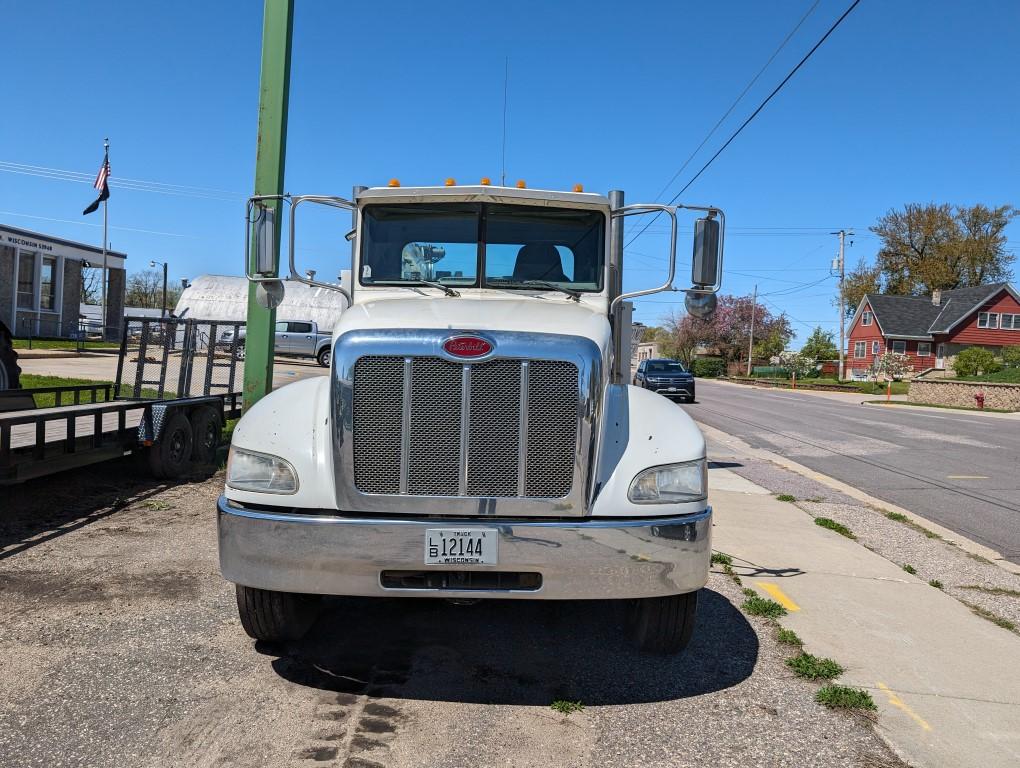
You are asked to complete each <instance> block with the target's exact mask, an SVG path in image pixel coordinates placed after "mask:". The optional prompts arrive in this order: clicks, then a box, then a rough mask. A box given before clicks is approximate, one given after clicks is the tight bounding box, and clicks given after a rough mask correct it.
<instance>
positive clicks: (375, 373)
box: [354, 357, 404, 493]
mask: <svg viewBox="0 0 1020 768" xmlns="http://www.w3.org/2000/svg"><path fill="white" fill-rule="evenodd" d="M354 375H355V376H356V377H357V379H358V380H359V381H365V382H372V386H370V387H363V388H361V389H360V390H355V392H354V423H355V424H359V423H360V424H366V425H371V428H370V429H355V430H354V476H355V477H357V478H360V480H359V481H358V488H360V489H361V490H362V491H364V492H365V493H398V492H399V491H400V454H401V439H400V438H401V429H402V424H403V418H404V407H403V404H404V360H403V358H400V357H363V358H361V359H360V360H358V364H357V367H356V368H355V374H354Z"/></svg>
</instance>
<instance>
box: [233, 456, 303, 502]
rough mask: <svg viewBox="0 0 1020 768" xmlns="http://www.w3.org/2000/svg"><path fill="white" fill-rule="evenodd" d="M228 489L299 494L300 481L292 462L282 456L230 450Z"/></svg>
mask: <svg viewBox="0 0 1020 768" xmlns="http://www.w3.org/2000/svg"><path fill="white" fill-rule="evenodd" d="M227 485H229V486H230V487H231V488H236V489H237V490H239V491H256V492H257V493H296V492H297V489H298V477H297V472H295V471H294V467H292V466H291V464H290V462H289V461H285V460H283V459H281V458H280V457H279V456H270V455H269V454H267V453H256V452H255V451H248V450H245V449H244V448H237V447H236V446H230V453H229V454H228V456H227Z"/></svg>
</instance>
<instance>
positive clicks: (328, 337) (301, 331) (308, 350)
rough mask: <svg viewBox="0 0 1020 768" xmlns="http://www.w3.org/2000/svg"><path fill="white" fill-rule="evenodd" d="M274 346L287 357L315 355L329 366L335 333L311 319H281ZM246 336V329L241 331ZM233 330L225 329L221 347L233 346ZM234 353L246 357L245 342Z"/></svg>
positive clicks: (237, 346) (277, 326) (278, 352)
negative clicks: (322, 329)
mask: <svg viewBox="0 0 1020 768" xmlns="http://www.w3.org/2000/svg"><path fill="white" fill-rule="evenodd" d="M275 330H276V332H275V334H274V336H275V339H274V346H273V349H274V350H275V352H276V354H278V355H285V356H287V357H314V358H315V359H316V360H317V361H318V363H319V365H321V366H322V367H323V368H329V363H330V360H332V358H333V334H331V333H323V332H322V331H320V330H319V326H318V325H317V324H316V323H313V322H311V321H310V320H281V321H279V322H278V323H277V324H276V329H275ZM239 336H240V338H242V339H243V338H244V336H245V329H244V327H243V326H242V327H241V330H240V332H239ZM233 341H234V332H233V331H224V332H223V335H222V336H220V338H219V342H218V343H219V345H220V346H221V347H228V348H229V347H232V346H233ZM234 350H235V351H234V354H235V355H236V356H237V358H238V359H239V360H243V359H244V344H238V345H236V347H234Z"/></svg>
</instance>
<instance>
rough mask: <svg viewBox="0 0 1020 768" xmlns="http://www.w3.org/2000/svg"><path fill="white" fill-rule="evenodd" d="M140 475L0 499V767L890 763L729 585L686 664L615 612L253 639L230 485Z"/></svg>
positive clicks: (352, 615) (723, 584)
mask: <svg viewBox="0 0 1020 768" xmlns="http://www.w3.org/2000/svg"><path fill="white" fill-rule="evenodd" d="M128 465H129V462H126V461H125V462H123V463H121V464H119V465H118V464H116V463H115V464H111V465H108V466H106V467H104V468H101V469H99V470H89V471H87V472H78V473H70V474H68V475H65V476H63V477H61V478H60V479H57V480H52V479H50V480H48V481H46V482H45V483H32V484H28V485H25V486H20V487H18V488H16V489H14V490H13V492H11V493H8V494H7V497H6V498H4V495H3V492H2V491H0V611H2V614H0V615H2V616H3V626H4V631H3V632H2V633H0V690H2V691H3V695H2V697H0V765H4V766H18V768H22V767H27V766H47V767H48V768H57V767H58V766H111V767H112V766H116V767H117V768H130V767H132V766H167V765H173V766H189V768H190V767H193V766H269V765H273V766H289V765H337V766H348V767H349V768H373V767H374V766H483V765H484V766H489V765H499V766H542V768H552V767H555V766H570V767H571V768H577V767H579V766H600V767H601V766H627V767H630V766H687V765H690V766H704V765H711V766H739V767H740V768H746V766H752V765H753V766H789V765H797V766H832V765H861V766H885V765H897V764H898V763H897V761H896V759H895V758H894V757H893V756H892V755H891V754H890V753H889V752H888V750H887V749H886V748H885V747H884V746H883V745H882V744H881V742H880V741H879V739H878V738H877V736H875V734H874V732H873V730H872V728H871V725H870V723H869V722H867V721H866V720H865V719H862V718H856V717H849V716H844V715H841V714H837V713H833V712H830V711H828V710H825V709H823V708H821V707H820V706H818V705H817V704H815V703H814V701H813V693H814V686H812V685H810V684H808V683H804V682H801V681H799V680H797V679H795V678H793V677H792V676H791V675H790V672H789V670H788V669H787V668H786V667H785V665H784V664H783V659H784V658H785V656H786V655H788V653H787V651H785V650H783V649H781V648H780V647H779V646H777V644H776V643H775V641H774V639H773V634H774V631H773V630H772V629H771V628H770V627H769V626H767V625H766V624H765V623H763V622H762V621H761V620H759V619H749V618H747V617H745V616H744V615H743V614H742V613H741V612H740V611H739V610H738V609H737V608H735V607H734V604H739V602H740V600H741V599H742V598H741V596H740V594H739V590H738V589H737V587H736V586H735V585H734V584H732V583H731V582H730V581H729V579H727V578H725V577H723V576H722V575H720V574H713V575H712V579H711V581H710V584H709V588H708V589H706V590H705V591H704V592H703V593H702V599H701V605H700V612H699V617H698V627H697V630H696V632H695V638H694V641H693V642H692V645H691V646H690V647H689V649H688V650H687V652H686V653H685V654H683V655H681V656H680V657H677V658H663V657H654V656H647V655H642V654H639V653H637V652H635V651H634V650H632V649H631V647H630V646H629V645H628V643H627V642H626V640H625V638H624V637H623V631H622V622H623V613H622V609H621V607H620V606H618V605H615V604H613V603H609V602H605V603H603V602H594V603H552V602H532V603H529V602H519V601H512V602H507V603H506V604H502V603H498V602H493V603H482V604H478V605H473V606H457V605H452V604H449V603H446V602H438V601H429V600H411V599H408V600H392V601H371V600H353V599H331V600H329V601H327V610H326V611H325V613H324V615H323V617H322V618H321V619H320V621H319V623H318V624H317V625H316V626H315V627H314V628H313V630H312V632H311V633H310V634H309V636H308V637H307V638H306V639H305V640H303V641H302V642H300V643H295V644H290V645H287V646H282V647H269V646H266V647H263V646H262V645H256V644H254V643H253V642H252V641H250V640H249V639H248V638H247V637H246V636H245V635H244V633H243V631H242V630H241V627H240V624H239V622H238V620H237V615H236V611H235V607H234V604H233V590H232V588H231V586H230V585H228V584H227V583H225V582H224V581H223V580H222V579H221V578H220V576H219V572H218V567H217V561H216V545H215V518H214V502H215V498H216V495H217V494H218V493H219V491H220V488H221V485H222V478H221V477H214V478H212V479H201V478H196V479H194V480H192V481H190V482H185V483H183V484H179V485H174V486H163V485H153V484H151V483H149V482H147V481H141V480H139V481H134V480H130V479H125V478H129V477H130V473H129V472H128V469H129V466H128ZM556 699H564V700H571V701H580V702H582V703H583V705H584V709H583V710H581V711H579V712H575V713H572V714H570V715H563V714H559V713H557V712H555V711H553V710H552V709H551V708H550V704H551V703H552V702H553V701H554V700H556Z"/></svg>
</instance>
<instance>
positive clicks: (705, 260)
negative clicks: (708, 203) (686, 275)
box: [691, 216, 722, 288]
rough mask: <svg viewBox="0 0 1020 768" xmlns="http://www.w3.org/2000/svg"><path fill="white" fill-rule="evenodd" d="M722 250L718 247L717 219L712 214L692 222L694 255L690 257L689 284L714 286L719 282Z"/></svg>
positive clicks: (703, 286)
mask: <svg viewBox="0 0 1020 768" xmlns="http://www.w3.org/2000/svg"><path fill="white" fill-rule="evenodd" d="M721 264H722V251H721V250H720V248H719V220H718V219H716V218H715V217H714V216H707V217H705V218H703V219H696V220H695V222H694V256H693V258H692V259H691V284H692V285H693V286H694V287H695V288H714V287H715V286H716V285H718V283H719V267H720V265H721Z"/></svg>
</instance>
